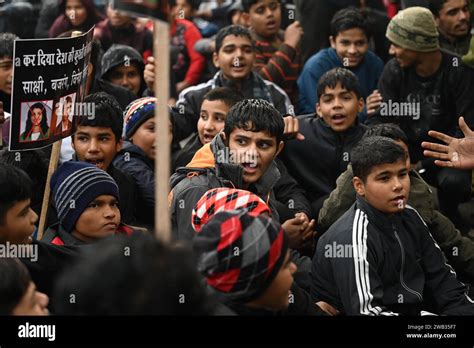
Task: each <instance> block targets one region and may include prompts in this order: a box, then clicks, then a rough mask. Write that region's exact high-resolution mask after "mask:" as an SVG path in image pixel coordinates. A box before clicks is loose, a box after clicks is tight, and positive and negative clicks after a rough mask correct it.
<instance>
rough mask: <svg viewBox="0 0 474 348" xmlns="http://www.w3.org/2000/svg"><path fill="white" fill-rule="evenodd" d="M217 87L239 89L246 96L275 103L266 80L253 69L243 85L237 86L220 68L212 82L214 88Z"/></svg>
mask: <svg viewBox="0 0 474 348" xmlns="http://www.w3.org/2000/svg"><path fill="white" fill-rule="evenodd" d="M216 87H228V88H231V89H233V90H239V91H240V92H241V93H242V94H243V95H244V97H246V98H255V99H264V100H266V101H268V102H269V103H273V100H272V96H271V94H270V92H269V90H268V88H267V86H266V85H265V81H264V80H263V79H262V78H261V77H260V76H258V74H256V73H254V72H253V71H252V72H251V73H250V75H249V76H248V77H247V78H246V79H245V80H244V81H243V82H242V86H240V88H237V86H236V84H235V82H234V81H232V80H227V79H225V78H224V74H222V71H220V70H219V71H218V72H217V73H216V74H215V75H214V78H213V79H212V84H211V88H212V89H214V88H216Z"/></svg>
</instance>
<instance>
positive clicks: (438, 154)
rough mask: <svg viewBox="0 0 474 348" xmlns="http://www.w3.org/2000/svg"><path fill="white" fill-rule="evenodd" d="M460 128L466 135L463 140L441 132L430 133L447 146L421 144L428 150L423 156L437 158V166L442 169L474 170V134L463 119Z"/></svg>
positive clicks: (428, 143)
mask: <svg viewBox="0 0 474 348" xmlns="http://www.w3.org/2000/svg"><path fill="white" fill-rule="evenodd" d="M459 127H460V128H461V130H462V132H463V134H464V138H461V139H457V138H453V137H451V136H449V135H447V134H444V133H441V132H437V131H429V132H428V134H429V135H430V136H432V137H433V138H436V139H439V140H441V141H443V142H444V143H445V144H446V145H443V144H437V143H431V142H426V141H425V142H423V143H422V144H421V146H422V147H423V148H425V149H426V150H425V151H423V154H424V155H425V156H428V157H433V158H436V161H435V164H436V165H438V166H440V167H449V168H457V169H474V132H473V131H472V130H471V129H470V128H469V127H468V125H467V124H466V121H464V118H463V117H460V118H459Z"/></svg>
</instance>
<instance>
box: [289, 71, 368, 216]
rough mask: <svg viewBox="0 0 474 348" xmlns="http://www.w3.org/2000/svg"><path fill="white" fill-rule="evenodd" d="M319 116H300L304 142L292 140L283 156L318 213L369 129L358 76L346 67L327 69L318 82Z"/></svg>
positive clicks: (315, 212)
mask: <svg viewBox="0 0 474 348" xmlns="http://www.w3.org/2000/svg"><path fill="white" fill-rule="evenodd" d="M317 94H318V96H319V101H318V103H317V104H316V109H317V115H314V114H311V115H305V116H298V117H297V118H298V119H299V120H300V132H301V133H302V134H303V135H304V137H305V139H304V140H303V141H294V140H293V141H288V142H287V146H286V147H285V149H284V151H283V154H282V159H283V161H284V162H285V165H286V167H287V168H288V170H289V172H290V174H291V175H292V176H293V177H294V178H295V179H296V181H297V182H298V183H299V184H300V185H301V186H302V187H303V189H305V190H306V193H307V196H308V199H309V200H310V202H311V206H312V210H313V214H314V216H318V213H319V209H321V206H322V204H323V202H324V200H325V199H326V198H327V196H329V194H330V193H331V191H332V190H333V189H334V188H335V187H336V179H337V177H338V176H339V175H340V174H341V173H342V172H343V171H344V170H346V167H347V164H348V163H349V153H350V151H351V149H352V148H353V147H354V146H355V144H357V142H358V141H359V140H360V138H361V137H362V135H363V134H364V132H365V129H366V127H365V126H364V125H362V124H360V122H359V121H358V119H357V113H358V112H360V111H361V110H362V109H363V107H364V100H363V99H362V95H361V92H360V87H359V83H358V79H357V77H356V76H355V75H354V73H352V72H351V71H349V70H347V69H344V68H335V69H332V70H330V71H328V72H326V73H325V74H324V75H323V76H322V77H321V79H320V80H319V83H318V93H317Z"/></svg>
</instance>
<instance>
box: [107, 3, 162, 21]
mask: <svg viewBox="0 0 474 348" xmlns="http://www.w3.org/2000/svg"><path fill="white" fill-rule="evenodd" d="M113 8H115V9H117V10H120V11H126V12H131V13H133V14H136V15H138V16H141V17H152V18H154V19H158V20H162V21H166V22H168V12H169V9H168V0H114V1H113Z"/></svg>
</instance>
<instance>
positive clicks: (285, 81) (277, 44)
mask: <svg viewBox="0 0 474 348" xmlns="http://www.w3.org/2000/svg"><path fill="white" fill-rule="evenodd" d="M242 7H243V9H244V12H243V14H242V15H243V18H244V20H246V21H247V22H248V24H249V26H250V30H251V32H252V38H253V40H254V42H255V52H256V55H255V57H256V60H255V71H257V72H258V73H259V74H260V76H262V78H264V79H266V80H269V81H272V82H274V83H276V84H277V85H278V86H280V87H281V88H283V90H284V91H285V92H286V93H287V94H288V96H289V97H290V99H291V101H292V102H293V104H294V105H296V104H297V102H298V89H297V85H296V80H297V78H298V75H299V73H300V70H301V55H300V50H299V43H300V39H301V37H302V35H303V30H302V29H301V25H300V24H299V22H293V23H292V24H290V25H289V26H288V27H287V28H286V30H285V31H284V32H283V31H282V30H281V29H280V28H281V20H282V18H281V17H282V11H281V4H280V0H243V1H242Z"/></svg>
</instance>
